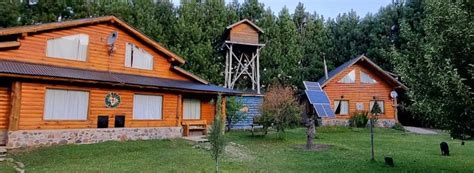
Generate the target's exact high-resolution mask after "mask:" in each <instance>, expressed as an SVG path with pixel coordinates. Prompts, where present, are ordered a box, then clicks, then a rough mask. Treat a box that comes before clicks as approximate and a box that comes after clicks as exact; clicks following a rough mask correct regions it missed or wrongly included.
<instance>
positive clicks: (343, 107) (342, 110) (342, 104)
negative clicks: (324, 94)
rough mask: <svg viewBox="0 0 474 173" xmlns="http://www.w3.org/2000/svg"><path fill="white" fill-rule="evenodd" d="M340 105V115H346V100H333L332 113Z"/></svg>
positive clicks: (347, 109) (347, 112)
mask: <svg viewBox="0 0 474 173" xmlns="http://www.w3.org/2000/svg"><path fill="white" fill-rule="evenodd" d="M339 104H340V107H341V108H340V112H339V114H340V115H348V114H349V101H347V100H335V101H334V111H336V109H337V106H339Z"/></svg>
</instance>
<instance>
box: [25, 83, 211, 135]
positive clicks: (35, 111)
mask: <svg viewBox="0 0 474 173" xmlns="http://www.w3.org/2000/svg"><path fill="white" fill-rule="evenodd" d="M47 88H57V89H72V90H84V91H89V93H90V97H89V115H88V119H87V120H83V121H51V120H48V121H46V120H43V112H44V96H45V90H46V89H47ZM109 92H115V93H118V94H119V95H120V97H121V104H120V105H119V106H118V107H117V108H106V107H105V103H104V98H105V95H106V94H107V93H109ZM134 94H150V95H162V96H163V119H162V120H133V115H132V112H133V95H134ZM199 98H205V96H200V97H199ZM209 98H210V96H209ZM209 98H206V99H203V100H204V101H203V102H202V117H203V118H205V119H206V120H208V121H209V122H211V121H212V118H213V117H214V112H213V110H214V109H213V107H214V106H213V105H211V104H210V99H209ZM180 102H182V99H181V97H180V95H179V94H177V93H166V92H150V91H133V90H128V89H113V88H97V87H79V86H69V85H51V84H43V83H27V82H25V83H22V99H21V105H22V107H21V113H20V122H19V129H20V130H28V129H69V128H96V127H97V117H98V116H99V115H108V116H109V127H111V128H113V127H114V116H115V115H125V127H171V126H180V124H181V122H180V119H182V118H181V117H179V116H180V115H181V114H182V113H181V112H180V110H179V108H180V106H179V105H180V104H179V103H180ZM211 110H212V111H211Z"/></svg>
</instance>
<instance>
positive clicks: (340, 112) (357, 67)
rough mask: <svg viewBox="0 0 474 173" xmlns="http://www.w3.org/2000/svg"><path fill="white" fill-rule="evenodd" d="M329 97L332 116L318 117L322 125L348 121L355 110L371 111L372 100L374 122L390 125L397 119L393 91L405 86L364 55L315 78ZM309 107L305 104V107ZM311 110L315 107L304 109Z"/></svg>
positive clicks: (345, 123)
mask: <svg viewBox="0 0 474 173" xmlns="http://www.w3.org/2000/svg"><path fill="white" fill-rule="evenodd" d="M318 83H319V85H320V86H321V88H322V89H323V91H324V92H325V93H326V95H327V96H328V98H329V102H330V106H331V108H332V111H334V112H335V114H336V115H335V118H322V123H323V125H344V126H347V125H349V122H348V120H349V118H350V117H351V116H352V115H354V113H356V112H359V111H366V112H371V109H372V108H373V105H374V103H375V102H377V104H378V105H379V107H380V109H381V111H382V113H381V114H380V115H379V116H378V126H382V127H391V126H393V125H394V124H395V123H396V122H397V117H396V106H397V104H396V102H394V101H396V98H392V96H391V94H394V93H393V91H395V92H396V91H401V90H406V89H407V87H406V86H405V85H403V84H402V83H400V82H399V81H398V80H397V79H395V78H394V77H393V76H392V75H390V74H389V73H388V72H386V71H384V70H383V69H382V68H380V67H379V66H378V65H377V64H375V63H374V62H372V61H371V60H370V59H369V58H367V57H366V56H364V55H361V56H358V57H357V58H353V59H351V60H349V61H347V62H346V63H344V64H342V65H341V66H339V67H337V68H335V69H334V70H332V71H330V72H329V73H327V78H326V76H324V77H322V78H321V79H320V80H319V81H318ZM308 108H310V109H311V107H309V106H308V107H307V109H308ZM308 112H315V111H311V110H310V111H308Z"/></svg>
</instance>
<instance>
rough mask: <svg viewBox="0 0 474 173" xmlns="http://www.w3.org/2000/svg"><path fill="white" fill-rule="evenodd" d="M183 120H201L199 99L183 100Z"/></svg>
mask: <svg viewBox="0 0 474 173" xmlns="http://www.w3.org/2000/svg"><path fill="white" fill-rule="evenodd" d="M183 116H184V117H183V119H188V120H199V119H201V101H200V100H198V99H183Z"/></svg>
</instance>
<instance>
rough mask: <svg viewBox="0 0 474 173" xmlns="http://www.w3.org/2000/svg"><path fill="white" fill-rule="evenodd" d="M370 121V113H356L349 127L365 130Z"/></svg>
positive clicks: (350, 120)
mask: <svg viewBox="0 0 474 173" xmlns="http://www.w3.org/2000/svg"><path fill="white" fill-rule="evenodd" d="M368 121H369V113H368V112H365V111H362V112H355V113H354V114H353V115H352V116H351V118H350V119H349V125H350V126H351V127H359V128H364V127H367V122H368Z"/></svg>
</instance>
